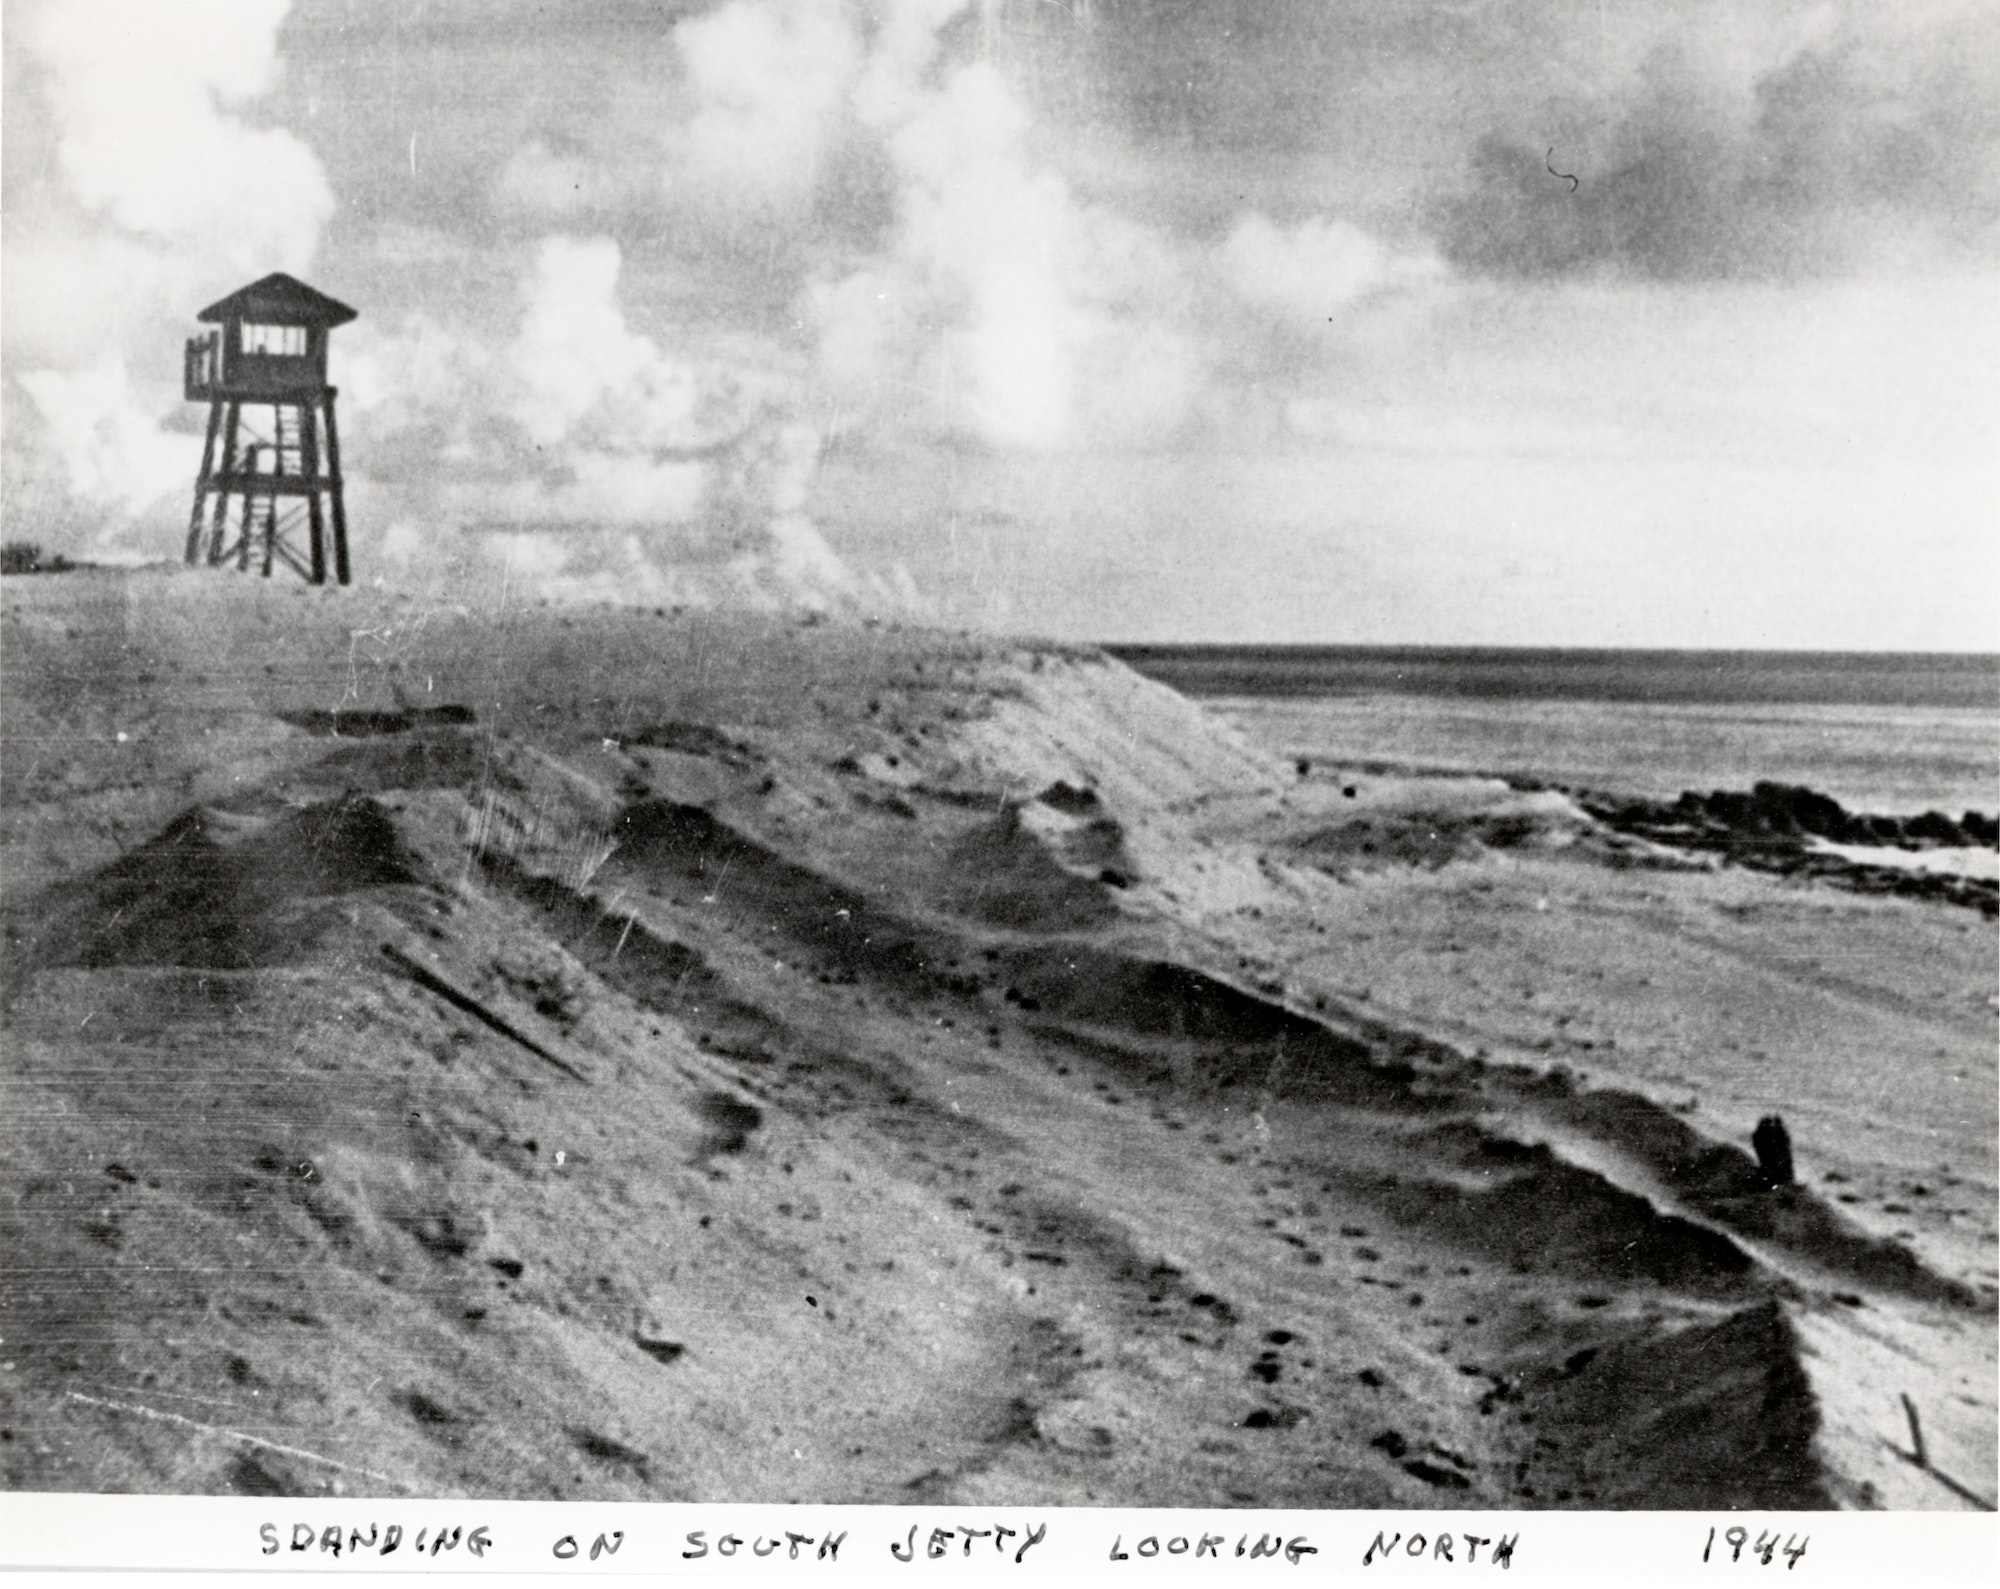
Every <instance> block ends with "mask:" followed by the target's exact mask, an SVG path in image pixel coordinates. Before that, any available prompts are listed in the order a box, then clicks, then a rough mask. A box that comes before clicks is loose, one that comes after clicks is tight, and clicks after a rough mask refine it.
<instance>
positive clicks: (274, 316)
mask: <svg viewBox="0 0 2000 1589" xmlns="http://www.w3.org/2000/svg"><path fill="white" fill-rule="evenodd" d="M196 318H198V319H199V320H201V321H202V323H203V324H205V325H217V324H220V323H222V322H224V321H228V320H248V321H252V322H254V323H256V324H258V325H275V326H319V327H326V326H344V325H346V324H347V322H348V321H350V320H353V319H357V318H359V315H358V311H356V310H353V309H350V308H348V307H347V305H346V304H344V303H342V302H341V301H340V300H339V299H338V298H329V297H327V295H326V294H325V293H323V292H321V291H319V290H318V289H317V288H315V287H308V286H307V285H306V284H305V283H304V282H302V281H300V280H299V279H298V277H296V276H287V275H286V274H285V273H284V272H283V271H282V270H274V271H272V272H271V274H270V275H268V276H266V277H265V278H264V279H263V280H262V281H253V282H252V283H251V284H250V285H249V286H247V287H239V288H237V290H236V291H235V292H232V293H231V294H230V295H229V296H228V297H227V298H218V299H217V300H216V301H215V302H214V303H212V304H210V305H209V306H208V307H207V308H206V309H204V310H202V312H201V313H200V315H198V316H197V317H196Z"/></svg>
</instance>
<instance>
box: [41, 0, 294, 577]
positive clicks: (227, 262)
mask: <svg viewBox="0 0 2000 1589" xmlns="http://www.w3.org/2000/svg"><path fill="white" fill-rule="evenodd" d="M288 4H289V0H187V3H186V4H176V6H175V7H174V11H173V16H172V19H171V23H170V24H167V23H165V22H164V21H163V13H162V12H161V10H160V8H159V7H157V6H155V5H151V4H148V3H146V0H61V3H55V0H49V3H46V4H43V5H41V6H40V7H38V8H36V9H34V10H32V11H29V12H28V13H27V14H26V15H25V16H23V17H21V18H20V19H19V22H18V25H16V24H15V23H14V19H13V18H12V17H10V27H9V30H8V35H9V36H8V42H9V47H10V49H11V50H18V51H19V52H21V53H20V54H19V55H18V56H17V61H18V63H19V64H20V65H21V66H22V71H21V72H20V74H19V75H18V76H17V77H16V78H15V79H14V81H13V82H10V88H9V92H10V93H11V92H25V93H28V94H31V95H34V96H37V97H38V99H39V102H40V103H41V104H42V106H44V107H45V112H46V116H47V121H48V126H49V129H50V131H51V133H52V137H53V150H54V156H55V158H54V169H53V171H52V172H50V173H49V174H48V175H47V176H46V177H45V178H44V180H43V181H42V182H41V183H40V184H39V185H38V186H36V187H34V188H33V189H32V190H31V191H30V193H29V196H28V198H27V201H26V202H25V203H24V204H22V205H20V206H17V207H16V209H15V210H14V212H13V213H11V214H10V216H9V223H8V224H9V235H8V239H7V246H8V273H7V295H6V311H5V313H6V331H7V343H8V353H9V360H8V364H9V370H8V381H9V387H10V390H9V394H8V396H9V407H10V410H12V411H13V413H14V414H16V415H18V414H20V413H21V411H22V404H23V403H25V404H26V405H29V406H30V407H31V408H32V410H33V412H34V415H35V418H36V421H37V424H36V426H35V428H34V435H35V436H36V437H37V438H38V440H37V442H36V445H37V446H39V447H41V448H42V449H44V451H45V454H46V456H47V457H49V458H53V459H54V460H55V461H57V462H59V463H60V465H61V466H62V467H61V472H60V474H55V473H53V472H51V471H49V470H47V469H44V468H31V467H30V464H29V461H28V460H27V458H26V457H25V456H24V453H23V451H22V449H21V447H19V446H10V447H9V449H8V454H7V456H8V471H9V480H10V484H14V483H20V484H22V485H24V486H29V485H31V486H32V489H31V491H30V498H31V500H33V501H34V503H35V505H36V507H37V508H38V509H39V510H40V511H43V512H46V513H49V514H52V515H54V516H55V518H57V519H58V520H62V521H69V522H81V521H84V520H87V519H91V518H93V517H94V518H95V519H96V520H97V522H98V523H99V524H100V525H102V526H103V533H104V535H105V536H106V537H108V538H110V539H111V540H114V541H115V540H117V539H119V538H121V537H124V536H126V535H127V534H128V533H129V531H130V528H131V525H132V521H134V520H135V519H138V518H140V517H141V516H143V515H146V514H148V513H151V512H157V511H159V510H160V509H161V508H162V505H163V503H164V502H165V500H166V498H167V497H168V496H169V495H170V494H173V493H175V492H176V491H177V490H185V489H186V487H187V485H188V484H189V480H188V479H187V478H185V476H187V475H189V474H190V473H191V468H192V463H191V458H189V457H184V456H182V454H181V449H182V447H183V446H184V442H182V441H181V440H180V439H179V438H177V437H176V436H174V435H173V434H172V433H171V432H169V431H168V430H167V429H166V428H165V427H164V426H163V424H162V419H163V417H164V416H165V415H167V414H169V413H171V412H173V411H174V410H176V409H178V408H179V406H180V393H179V391H178V389H177V380H176V377H177V374H178V372H177V370H175V369H174V368H173V366H172V364H171V363H170V361H171V359H172V355H173V353H174V351H175V350H176V349H177V346H178V341H177V338H178V334H179V331H180V329H181V325H182V323H183V321H184V318H185V316H186V314H187V310H188V300H189V298H190V297H191V296H192V295H194V294H195V293H198V292H201V291H205V290H208V289H210V288H214V287H216V286H217V285H218V284H222V285H224V286H233V285H236V284H237V283H238V282H239V281H240V280H241V279H242V278H243V277H244V276H246V275H248V274H250V273H252V272H256V273H262V272H263V271H266V270H270V269H273V268H289V269H293V270H299V269H303V268H304V267H305V265H306V264H307V263H308V262H309V261H310V259H311V257H312V254H313V251H314V249H315V247H316V246H317V243H318V239H319V234H320V230H321V228H322V227H323V225H324V224H325V222H326V220H327V218H328V216H329V215H330V214H331V213H332V209H333V196H332V190H331V188H330V186H329V184H328V182H327V179H326V176H325V173H324V171H323V170H322V169H321V167H320V164H319V162H318V160H317V159H316V158H315V157H314V155H313V153H312V151H311V150H309V149H308V148H307V147H306V146H305V145H304V144H303V143H301V142H300V141H299V140H298V139H296V138H294V137H293V136H292V135H291V134H289V133H287V132H285V131H283V130H281V129H278V128H269V127H258V126H254V125H252V124H251V123H250V122H249V121H248V120H246V119H245V117H244V115H243V114H242V112H243V110H244V109H245V108H246V107H247V106H248V105H250V104H251V103H252V102H254V101H255V100H257V99H258V98H260V97H261V96H263V95H265V94H266V93H268V91H269V90H270V89H271V88H272V87H273V85H274V84H275V82H276V79H277V73H278V69H279V63H278V56H277V31H278V25H279V23H280V22H281V21H282V20H283V19H284V16H285V13H286V10H287V9H288ZM197 301H198V300H197ZM135 351H141V352H142V354H143V355H144V356H142V357H139V358H134V357H132V355H133V354H134V353H135ZM170 459H171V460H175V461H177V462H178V467H176V468H172V469H170V468H169V467H168V462H169V460H170ZM45 461H46V460H45Z"/></svg>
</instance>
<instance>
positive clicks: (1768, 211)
mask: <svg viewBox="0 0 2000 1589" xmlns="http://www.w3.org/2000/svg"><path fill="white" fill-rule="evenodd" d="M1974 31H1975V30H1974V29H1972V28H1965V29H1961V30H1958V31H1957V33H1956V34H1955V35H1954V36H1951V37H1945V36H1939V37H1938V38H1937V39H1936V40H1935V41H1934V43H1933V46H1932V47H1931V48H1930V49H1928V50H1926V51H1925V53H1924V58H1922V59H1919V60H1898V59H1896V58H1895V57H1894V55H1893V54H1892V53H1891V52H1887V51H1873V50H1870V49H1867V48H1865V47H1863V46H1862V45H1861V44H1859V43H1856V42H1844V43H1841V44H1839V45H1836V46H1832V47H1827V48H1822V49H1807V50H1802V51H1800V52H1799V53H1797V54H1796V55H1794V56H1793V57H1792V58H1791V59H1789V60H1788V61H1786V62H1785V63H1784V64H1782V65H1780V66H1777V67H1775V68H1773V69H1771V70H1769V71H1767V72H1765V73H1763V74H1762V75H1760V76H1759V77H1757V78H1756V80H1755V81H1754V84H1753V85H1752V87H1751V91H1750V93H1749V94H1748V96H1747V99H1745V98H1742V97H1736V98H1732V96H1730V95H1729V94H1728V93H1727V92H1726V90H1725V88H1724V87H1723V86H1722V85H1720V84H1718V83H1717V82H1715V81H1714V80H1713V79H1712V78H1710V77H1707V76H1704V74H1703V73H1702V72H1701V71H1700V70H1699V69H1698V68H1697V67H1696V66H1695V65H1694V64H1692V62H1691V61H1690V59H1689V57H1688V56H1687V55H1686V54H1685V53H1684V52H1683V51H1681V50H1679V49H1677V48H1674V47H1662V48H1661V49H1659V50H1656V51H1655V52H1654V54H1653V55H1651V56H1650V57H1649V58H1648V59H1647V61H1646V62H1645V63H1644V65H1643V67H1642V69H1641V71H1640V74H1639V80H1638V84H1637V88H1636V92H1635V93H1634V94H1632V95H1631V96H1630V98H1629V101H1628V103H1627V104H1626V105H1625V107H1624V108H1623V109H1622V111H1619V112H1617V113H1615V114H1614V115H1613V116H1611V117H1609V118H1604V120H1605V121H1608V127H1605V129H1604V130H1601V131H1600V130H1598V127H1597V126H1593V125H1592V120H1591V118H1590V117H1589V116H1588V115H1586V114H1583V113H1580V112H1578V111H1577V110H1575V109H1574V108H1568V109H1564V108H1558V109H1557V110H1555V111H1553V112H1552V113H1550V114H1549V115H1548V116H1547V117H1546V129H1547V130H1546V131H1542V132H1540V134H1539V136H1530V137H1522V136H1519V135H1518V134H1489V135H1487V136H1485V137H1483V138H1481V139H1480V140H1479V141H1478V142H1477V144H1476V145H1475V147H1474V148H1473V150H1472V153H1471V155H1470V158H1469V160H1468V162H1467V168H1466V175H1465V181H1464V185H1463V187H1462V189H1461V190H1460V191H1459V192H1458V193H1456V194H1455V195H1453V196H1452V197H1450V198H1449V199H1447V200H1445V201H1444V202H1442V203H1441V204H1439V205H1438V206H1437V209H1436V211H1435V219H1434V224H1435V226H1436V229H1437V233H1438V237H1439V241H1440V244H1441V246H1442V248H1443V250H1444V252H1445V254H1446V256H1447V257H1448V258H1449V259H1450V260H1451V261H1452V262H1453V263H1455V264H1457V265H1460V266H1462V267H1464V268H1466V269H1469V270H1473V271H1477V272H1481V273H1484V274H1490V275H1497V276H1514V277H1550V276H1560V275H1566V274H1570V273H1574V272H1583V271H1593V270H1610V271H1613V272H1616V273H1621V274H1628V275H1633V276H1639V277H1648V278H1655V279H1661V280H1704V279H1720V278H1728V277H1796V276H1814V275H1831V274H1839V273H1842V272H1844V271H1847V270H1850V269H1854V268H1857V267H1863V266H1866V265H1868V264H1870V263H1872V262H1876V261H1879V260H1889V261H1894V262H1897V263H1902V264H1908V263H1912V262H1916V261H1920V260H1934V259H1946V260H1949V259H1951V258H1953V257H1957V258H1961V259H1962V258H1967V257H1978V256H1980V255H1986V256H1989V257H1990V256H1991V255H1993V254H1994V253H1995V252H1996V245H2000V83H1996V82H1995V81H1993V80H1992V79H1993V78H1994V71H1993V67H1992V65H1991V64H1990V63H1992V62H1993V61H1994V60H1995V59H1996V41H1995V40H1994V39H1993V37H1992V33H1993V30H1992V29H1980V30H1977V31H1978V32H1979V33H1981V34H1983V35H1985V40H1984V42H1983V43H1981V42H1980V41H1979V40H1978V39H1975V38H1974V37H1972V35H1973V33H1974ZM1982 52H1983V53H1982ZM1982 78H1983V79H1985V80H1982ZM1578 124H1581V125H1583V127H1584V128H1585V131H1584V133H1583V135H1582V137H1581V138H1580V139H1577V138H1569V139H1566V138H1562V137H1560V136H1559V133H1558V129H1563V130H1567V129H1569V128H1572V127H1575V126H1576V125H1578ZM1600 125H1602V123H1600ZM1551 144H1555V145H1556V146H1557V147H1556V150H1555V153H1554V155H1553V156H1552V155H1551V153H1550V148H1549V146H1550V145H1551ZM1552 168H1553V169H1552ZM1558 173H1562V174H1561V175H1559V174H1558ZM1570 175H1573V176H1574V177H1575V178H1576V181H1575V183H1573V184H1572V183H1571V182H1570V181H1568V180H1567V177H1568V176H1570Z"/></svg>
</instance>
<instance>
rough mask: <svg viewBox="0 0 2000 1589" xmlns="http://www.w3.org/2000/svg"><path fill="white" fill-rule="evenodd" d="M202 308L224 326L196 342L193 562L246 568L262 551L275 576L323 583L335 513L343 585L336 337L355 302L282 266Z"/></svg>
mask: <svg viewBox="0 0 2000 1589" xmlns="http://www.w3.org/2000/svg"><path fill="white" fill-rule="evenodd" d="M199 318H200V319H201V321H202V322H203V324H205V325H213V326H217V327H219V328H220V329H218V330H215V331H210V332H208V333H207V334H206V335H204V336H198V337H192V338H190V339H189V341H188V345H187V373H186V389H187V400H188V401H189V402H190V403H206V404H208V439H207V441H206V442H205V443H204V444H203V446H202V450H201V475H200V477H199V478H198V479H196V481H195V485H194V510H193V512H192V513H190V514H189V516H188V537H187V560H188V562H190V563H206V564H209V565H212V566H227V565H229V564H232V563H233V564H234V565H235V566H236V567H237V568H238V569H241V570H247V569H248V568H249V567H250V564H251V561H252V559H256V560H257V561H258V562H259V563H260V564H261V566H262V569H263V572H264V574H265V575H266V576H268V575H269V574H270V572H271V569H272V567H273V566H274V565H275V564H277V563H283V564H284V565H285V566H286V567H287V568H290V569H292V570H293V571H294V572H295V573H297V574H299V575H301V576H302V577H304V578H305V579H308V580H310V581H311V582H312V583H313V584H315V585H324V584H325V583H326V575H327V534H326V532H327V529H328V528H329V521H330V525H331V528H332V531H333V577H334V578H335V579H336V580H338V581H339V582H340V583H341V584H343V585H345V584H346V583H347V582H348V566H347V508H346V504H345V503H344V502H343V501H342V498H341V484H340V432H339V430H338V429H337V428H336V426H335V424H334V418H333V400H334V397H335V395H336V393H335V389H334V388H333V387H331V386H329V385H327V383H326V344H327V336H328V333H329V332H331V331H332V329H333V328H334V327H335V326H344V325H346V324H347V322H348V321H350V320H352V319H354V318H355V311H354V310H352V309H350V308H348V307H347V305H346V304H344V303H341V302H339V301H337V300H336V299H333V298H329V297H327V295H326V294H325V293H323V292H317V291H315V290H314V289H313V288H311V287H308V286H307V285H306V284H305V283H304V282H302V281H299V280H297V279H296V278H294V277H291V276H287V275H285V274H284V273H283V272H282V271H280V272H276V273H274V274H272V275H269V276H266V277H265V278H264V279H263V280H262V281H256V282H252V283H251V284H250V285H249V286H247V287H245V288H243V289H241V290H240V291H237V292H233V293H231V294H230V295H229V296H228V297H227V298H223V299H221V300H219V301H218V302H216V303H212V304H210V305H209V306H208V307H207V308H206V309H204V310H202V312H201V315H200V317H199ZM302 530H303V532H304V534H303V537H301V531H302ZM302 540H303V544H301V542H302Z"/></svg>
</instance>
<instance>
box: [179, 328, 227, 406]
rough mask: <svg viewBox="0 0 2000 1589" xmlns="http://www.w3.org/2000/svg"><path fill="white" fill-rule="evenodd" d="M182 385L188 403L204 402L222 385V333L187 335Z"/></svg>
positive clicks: (213, 395)
mask: <svg viewBox="0 0 2000 1589" xmlns="http://www.w3.org/2000/svg"><path fill="white" fill-rule="evenodd" d="M182 371H183V385H184V387H185V389H186V392H187V400H188V401H189V402H190V403H206V402H208V401H210V400H211V399H213V398H214V397H215V396H216V394H217V388H219V387H220V386H221V385H222V333H221V332H220V331H211V332H209V333H208V334H207V335H206V336H199V337H189V338H188V344H187V361H186V363H185V364H184V365H183V367H182Z"/></svg>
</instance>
